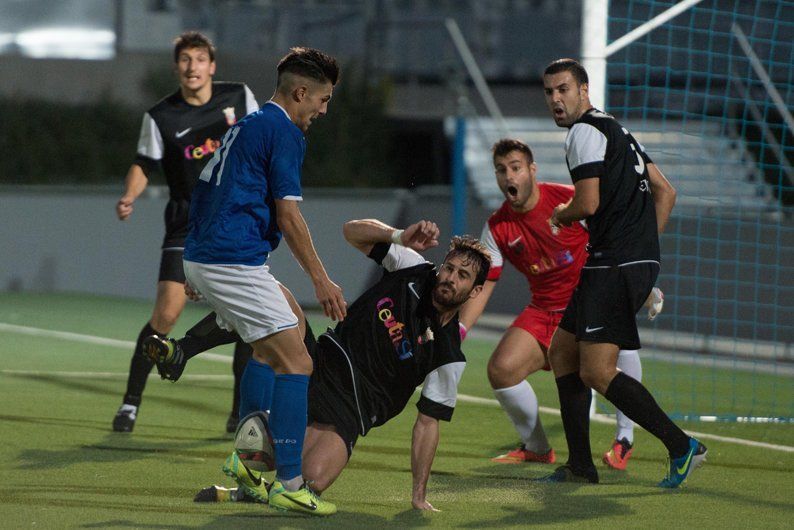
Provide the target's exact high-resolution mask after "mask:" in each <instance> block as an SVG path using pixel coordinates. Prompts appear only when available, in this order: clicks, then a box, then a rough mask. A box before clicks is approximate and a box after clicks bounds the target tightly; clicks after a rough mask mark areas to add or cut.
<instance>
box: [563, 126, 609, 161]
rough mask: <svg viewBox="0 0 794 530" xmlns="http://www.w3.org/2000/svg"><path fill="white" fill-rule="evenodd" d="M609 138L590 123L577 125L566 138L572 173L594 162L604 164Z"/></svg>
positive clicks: (567, 155)
mask: <svg viewBox="0 0 794 530" xmlns="http://www.w3.org/2000/svg"><path fill="white" fill-rule="evenodd" d="M606 152H607V137H606V136H605V135H604V133H602V132H601V131H599V130H598V129H596V128H595V127H594V126H592V125H590V124H589V123H576V124H574V126H573V127H571V130H570V131H569V132H568V136H567V137H566V138H565V155H566V158H567V159H568V167H569V168H570V170H571V171H573V170H574V169H576V168H577V167H579V166H583V165H585V164H590V163H592V162H603V161H604V158H605V157H606Z"/></svg>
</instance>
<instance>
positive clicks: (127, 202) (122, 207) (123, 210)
mask: <svg viewBox="0 0 794 530" xmlns="http://www.w3.org/2000/svg"><path fill="white" fill-rule="evenodd" d="M133 202H135V200H134V199H131V198H130V197H127V196H126V195H125V196H123V197H122V198H121V199H119V202H117V203H116V215H118V216H119V220H121V221H126V220H127V218H128V217H129V216H130V215H132V203H133Z"/></svg>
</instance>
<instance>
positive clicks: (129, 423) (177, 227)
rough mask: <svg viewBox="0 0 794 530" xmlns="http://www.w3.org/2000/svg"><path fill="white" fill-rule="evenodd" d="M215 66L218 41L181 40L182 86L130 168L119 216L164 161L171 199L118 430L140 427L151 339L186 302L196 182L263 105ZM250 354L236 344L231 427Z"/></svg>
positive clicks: (159, 109) (156, 113)
mask: <svg viewBox="0 0 794 530" xmlns="http://www.w3.org/2000/svg"><path fill="white" fill-rule="evenodd" d="M215 66H216V64H215V47H214V46H213V45H212V42H210V40H209V39H208V38H207V37H205V36H204V35H202V34H200V33H197V32H186V33H183V34H181V35H180V36H179V37H177V38H176V40H175V41H174V67H175V71H176V74H177V77H178V79H179V89H178V90H177V91H176V92H174V93H173V94H171V95H169V96H167V97H166V98H164V99H163V100H161V101H160V102H159V103H157V104H156V105H154V106H153V107H152V108H151V109H149V110H148V111H147V112H146V113H145V114H144V116H143V125H142V127H141V134H140V138H139V140H138V153H137V156H136V157H135V161H134V162H133V164H132V165H131V166H130V169H129V171H128V172H127V176H126V179H125V186H124V194H123V195H122V197H121V198H120V199H119V201H118V203H117V204H116V213H117V215H118V217H119V219H120V220H122V221H124V220H127V219H128V218H129V217H130V215H132V212H133V204H134V202H135V199H137V198H138V196H140V194H141V193H143V190H144V189H145V188H146V186H147V184H148V182H149V175H151V174H152V173H153V172H154V171H156V169H157V167H158V165H159V166H161V167H162V171H163V174H164V175H165V179H166V182H167V183H168V190H169V201H168V205H167V206H166V209H165V238H164V239H163V245H162V256H161V259H160V273H159V277H158V283H157V299H156V301H155V305H154V310H153V312H152V317H151V319H150V320H149V321H148V322H147V323H146V325H145V326H144V327H143V329H142V330H141V332H140V333H139V335H138V341H137V343H136V346H135V351H134V352H133V355H132V361H131V363H130V373H129V377H128V380H127V391H126V393H125V394H124V402H123V403H122V405H121V407H120V408H119V410H118V412H117V413H116V416H115V418H114V419H113V430H114V431H119V432H130V431H132V429H133V427H134V425H135V419H136V417H137V414H138V407H139V406H140V404H141V398H142V394H143V389H144V387H145V385H146V378H147V377H148V375H149V372H150V371H151V369H152V366H153V365H152V363H151V362H150V361H149V359H148V358H147V357H146V356H145V355H143V353H142V350H141V347H142V341H143V339H144V338H145V337H148V336H149V335H153V334H160V333H162V334H166V333H168V332H169V331H171V329H172V328H173V326H174V325H175V324H176V321H177V319H178V318H179V315H180V314H181V313H182V310H183V308H184V307H185V300H186V297H185V293H184V282H185V275H184V272H183V271H182V250H183V246H184V240H185V236H186V235H187V226H188V209H189V205H190V195H191V191H192V190H193V186H194V185H195V183H196V180H197V179H198V176H199V174H200V173H201V170H202V169H203V168H204V165H205V164H206V162H207V161H208V160H210V158H212V153H213V152H214V151H215V150H216V149H217V147H218V146H219V145H220V139H221V137H222V136H223V135H224V133H225V132H226V130H227V129H228V128H229V127H230V126H231V125H233V124H234V123H235V122H236V121H237V120H238V119H242V117H243V116H245V115H246V114H248V113H250V112H253V111H255V110H257V109H258V105H257V103H256V100H255V99H254V95H253V94H252V93H251V91H250V90H249V89H248V87H247V86H246V85H244V84H242V83H220V82H213V81H212V76H213V75H214V74H215ZM248 358H250V347H249V346H247V345H245V344H243V343H240V344H238V345H237V346H236V347H235V363H234V375H235V392H234V396H235V397H234V404H233V406H232V413H231V414H230V417H229V420H228V421H227V426H226V429H227V431H229V432H233V431H234V429H235V427H236V425H237V409H238V407H237V399H238V398H237V396H238V395H239V392H237V389H238V388H239V380H240V376H241V375H242V371H243V369H244V368H245V364H246V362H247V361H248Z"/></svg>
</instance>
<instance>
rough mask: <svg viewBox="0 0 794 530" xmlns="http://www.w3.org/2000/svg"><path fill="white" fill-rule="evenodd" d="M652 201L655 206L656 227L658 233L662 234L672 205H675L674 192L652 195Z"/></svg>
mask: <svg viewBox="0 0 794 530" xmlns="http://www.w3.org/2000/svg"><path fill="white" fill-rule="evenodd" d="M653 203H654V207H655V208H656V229H657V231H658V233H659V234H662V233H663V232H664V229H665V227H666V226H667V221H669V220H670V212H672V211H673V206H674V205H675V193H673V194H669V193H665V194H661V195H654V198H653Z"/></svg>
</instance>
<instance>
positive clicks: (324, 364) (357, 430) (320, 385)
mask: <svg viewBox="0 0 794 530" xmlns="http://www.w3.org/2000/svg"><path fill="white" fill-rule="evenodd" d="M312 360H313V362H314V371H313V372H312V376H311V380H310V382H309V411H308V412H309V423H310V424H311V423H313V422H317V423H324V424H326V425H333V426H334V428H335V430H336V432H337V434H338V435H339V436H340V437H341V438H342V440H343V441H344V442H345V446H346V447H347V456H348V458H350V455H351V454H352V453H353V448H354V447H355V445H356V441H357V440H358V437H359V436H360V435H361V432H362V428H363V427H362V425H361V417H360V415H359V412H358V410H359V408H360V407H359V402H358V396H357V395H356V387H355V384H354V378H355V380H357V379H358V378H357V377H356V375H355V369H354V368H352V364H351V363H350V360H349V358H348V357H347V354H346V353H345V352H344V350H342V349H341V348H339V347H337V345H336V344H334V342H332V341H331V340H330V339H329V338H328V337H326V336H324V335H320V337H319V339H318V341H317V347H316V348H315V349H314V352H313V354H312Z"/></svg>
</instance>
